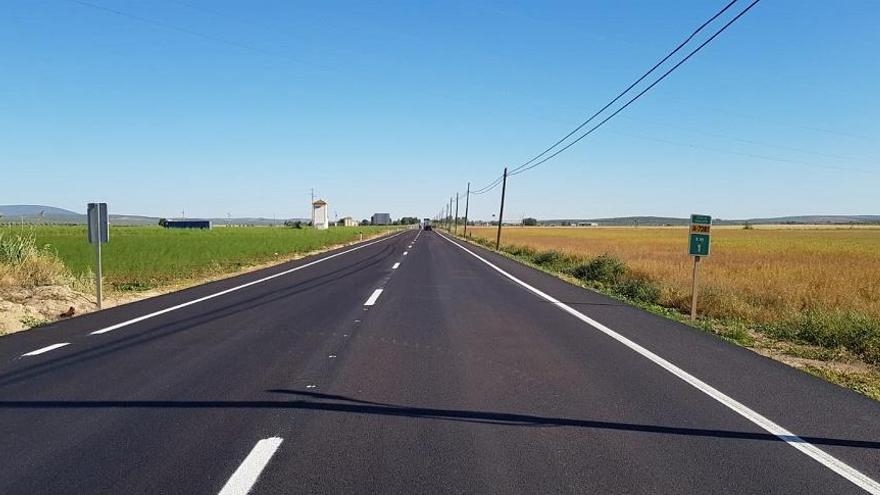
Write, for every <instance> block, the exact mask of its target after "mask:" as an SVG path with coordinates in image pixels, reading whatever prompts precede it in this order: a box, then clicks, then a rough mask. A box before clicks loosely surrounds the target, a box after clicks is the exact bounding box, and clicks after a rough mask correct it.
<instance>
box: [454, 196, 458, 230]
mask: <svg viewBox="0 0 880 495" xmlns="http://www.w3.org/2000/svg"><path fill="white" fill-rule="evenodd" d="M454 228H455V234H456V235H458V193H455V227H454Z"/></svg>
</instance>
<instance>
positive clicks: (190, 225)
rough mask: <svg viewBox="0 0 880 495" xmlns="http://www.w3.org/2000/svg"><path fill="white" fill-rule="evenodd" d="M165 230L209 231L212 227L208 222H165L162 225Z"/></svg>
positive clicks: (196, 220) (192, 220)
mask: <svg viewBox="0 0 880 495" xmlns="http://www.w3.org/2000/svg"><path fill="white" fill-rule="evenodd" d="M162 226H163V227H165V228H166V229H209V230H210V229H211V227H213V225H212V224H211V221H210V220H198V219H186V220H165V223H164V224H162Z"/></svg>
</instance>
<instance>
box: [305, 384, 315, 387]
mask: <svg viewBox="0 0 880 495" xmlns="http://www.w3.org/2000/svg"><path fill="white" fill-rule="evenodd" d="M315 387H317V385H311V384H310V385H306V388H315Z"/></svg>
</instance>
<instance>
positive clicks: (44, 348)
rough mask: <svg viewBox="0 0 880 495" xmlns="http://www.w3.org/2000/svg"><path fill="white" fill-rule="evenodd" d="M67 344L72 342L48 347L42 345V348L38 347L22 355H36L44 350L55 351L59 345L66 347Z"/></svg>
mask: <svg viewBox="0 0 880 495" xmlns="http://www.w3.org/2000/svg"><path fill="white" fill-rule="evenodd" d="M66 345H70V342H61V343H60V344H52V345H47V346H46V347H41V348H39V349H37V350H36V351H31V352H26V353H24V354H22V355H21V357H25V356H36V355H37V354H42V353H44V352H49V351H54V350H55V349H58V348H59V347H64V346H66Z"/></svg>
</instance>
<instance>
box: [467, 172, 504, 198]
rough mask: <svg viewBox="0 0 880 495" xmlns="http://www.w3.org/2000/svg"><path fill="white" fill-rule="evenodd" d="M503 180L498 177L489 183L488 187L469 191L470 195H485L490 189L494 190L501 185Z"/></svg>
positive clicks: (501, 177)
mask: <svg viewBox="0 0 880 495" xmlns="http://www.w3.org/2000/svg"><path fill="white" fill-rule="evenodd" d="M503 178H504V177H503V176H501V175H499V176H498V177H497V178H496V179H495V180H493V181H492V182H490V183H489V184H488V185H486V186H483V187H481V188H479V189H475V190H473V191H471V194H485V193H487V192H489V191H491V190H492V189H495V188H496V187H498V185H499V184H501V181H502V179H503Z"/></svg>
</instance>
